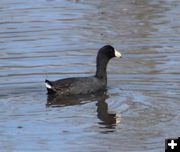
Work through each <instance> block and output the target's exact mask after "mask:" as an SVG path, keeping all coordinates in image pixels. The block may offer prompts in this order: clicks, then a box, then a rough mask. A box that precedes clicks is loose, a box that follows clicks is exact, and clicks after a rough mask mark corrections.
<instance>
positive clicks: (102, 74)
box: [96, 58, 109, 82]
mask: <svg viewBox="0 0 180 152" xmlns="http://www.w3.org/2000/svg"><path fill="white" fill-rule="evenodd" d="M108 61H109V59H106V58H104V59H103V60H98V58H97V61H96V77H97V78H99V79H102V80H103V81H105V82H107V72H106V68H107V64H108Z"/></svg>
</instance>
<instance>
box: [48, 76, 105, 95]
mask: <svg viewBox="0 0 180 152" xmlns="http://www.w3.org/2000/svg"><path fill="white" fill-rule="evenodd" d="M46 84H47V85H46V86H48V85H49V87H47V89H48V91H49V92H55V93H58V94H59V95H78V94H89V93H94V92H97V91H100V90H103V89H105V87H106V82H105V81H102V80H100V79H98V78H96V77H94V76H93V77H77V78H66V79H60V80H57V81H52V82H50V81H48V80H46Z"/></svg>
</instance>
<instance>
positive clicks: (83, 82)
mask: <svg viewBox="0 0 180 152" xmlns="http://www.w3.org/2000/svg"><path fill="white" fill-rule="evenodd" d="M113 57H119V58H120V57H121V53H120V52H118V51H117V50H116V49H114V48H113V47H112V46H110V45H106V46H104V47H102V48H101V49H100V50H99V51H98V54H97V58H96V74H95V76H90V77H72V78H65V79H60V80H56V81H49V80H45V85H46V88H47V91H48V94H51V93H56V94H58V95H60V96H68V95H84V94H90V93H96V92H98V91H103V90H105V89H106V85H107V72H106V68H107V64H108V61H109V60H110V59H111V58H113Z"/></svg>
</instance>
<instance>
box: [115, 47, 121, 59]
mask: <svg viewBox="0 0 180 152" xmlns="http://www.w3.org/2000/svg"><path fill="white" fill-rule="evenodd" d="M114 51H115V56H116V57H118V58H120V57H121V56H122V55H121V53H120V52H118V51H117V50H116V49H114Z"/></svg>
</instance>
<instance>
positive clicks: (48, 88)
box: [45, 80, 55, 93]
mask: <svg viewBox="0 0 180 152" xmlns="http://www.w3.org/2000/svg"><path fill="white" fill-rule="evenodd" d="M45 85H46V88H47V91H48V93H54V92H55V90H54V88H53V84H52V82H51V81H49V80H45Z"/></svg>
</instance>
